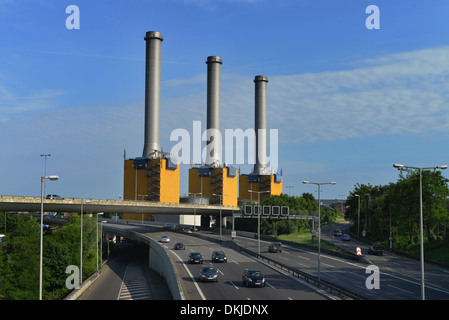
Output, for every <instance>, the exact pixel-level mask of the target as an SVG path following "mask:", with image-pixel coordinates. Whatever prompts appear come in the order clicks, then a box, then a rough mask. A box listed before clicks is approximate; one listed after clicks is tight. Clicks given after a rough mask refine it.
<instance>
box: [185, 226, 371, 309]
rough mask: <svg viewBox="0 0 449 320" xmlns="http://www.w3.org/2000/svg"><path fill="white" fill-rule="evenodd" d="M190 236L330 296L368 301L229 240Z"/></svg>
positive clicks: (194, 234)
mask: <svg viewBox="0 0 449 320" xmlns="http://www.w3.org/2000/svg"><path fill="white" fill-rule="evenodd" d="M179 232H181V231H179ZM191 235H192V236H195V237H199V238H203V239H207V240H209V241H214V242H217V243H220V244H223V245H226V246H228V247H230V248H232V249H235V250H238V251H240V252H245V253H246V254H248V255H251V256H253V257H255V258H257V259H260V260H262V261H264V262H267V263H269V264H272V265H273V266H274V267H277V268H280V269H281V270H283V271H286V272H288V273H289V274H291V275H293V276H295V277H297V278H300V279H301V280H303V281H305V282H307V283H310V284H312V285H314V286H316V287H317V288H319V289H323V290H326V291H327V292H329V293H331V294H336V295H339V296H341V297H344V298H347V299H352V300H368V298H366V297H364V296H362V295H359V294H357V293H354V292H352V291H350V290H348V289H345V288H343V287H340V286H337V285H335V284H333V283H330V282H328V281H325V280H321V279H318V277H315V276H313V275H311V274H308V273H306V272H304V271H301V270H299V269H297V268H293V267H291V266H288V265H286V264H283V263H280V262H279V261H276V260H273V259H271V258H268V257H267V256H264V255H259V254H257V253H256V252H254V251H251V250H249V249H247V248H245V247H242V246H240V245H238V244H236V243H235V242H234V241H232V240H231V241H229V240H220V239H215V238H212V237H208V236H205V235H202V234H196V233H191Z"/></svg>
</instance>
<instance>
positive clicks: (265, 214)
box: [262, 206, 271, 216]
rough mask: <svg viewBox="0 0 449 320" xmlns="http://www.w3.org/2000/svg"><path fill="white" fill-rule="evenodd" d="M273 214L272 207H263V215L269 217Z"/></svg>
mask: <svg viewBox="0 0 449 320" xmlns="http://www.w3.org/2000/svg"><path fill="white" fill-rule="evenodd" d="M270 213H271V207H270V206H263V211H262V214H263V215H264V216H269V215H270Z"/></svg>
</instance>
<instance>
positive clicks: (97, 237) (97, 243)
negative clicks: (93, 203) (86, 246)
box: [97, 212, 104, 272]
mask: <svg viewBox="0 0 449 320" xmlns="http://www.w3.org/2000/svg"><path fill="white" fill-rule="evenodd" d="M99 214H101V215H103V214H104V212H97V272H98V215H99ZM102 234H103V232H102Z"/></svg>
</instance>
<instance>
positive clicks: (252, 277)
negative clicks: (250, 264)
mask: <svg viewBox="0 0 449 320" xmlns="http://www.w3.org/2000/svg"><path fill="white" fill-rule="evenodd" d="M242 282H243V285H245V286H248V287H254V286H258V287H265V277H264V276H263V274H262V272H260V271H259V270H248V269H246V270H245V271H244V272H243V275H242Z"/></svg>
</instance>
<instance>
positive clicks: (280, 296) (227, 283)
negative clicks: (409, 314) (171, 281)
mask: <svg viewBox="0 0 449 320" xmlns="http://www.w3.org/2000/svg"><path fill="white" fill-rule="evenodd" d="M114 227H118V228H130V229H133V230H134V231H137V232H140V233H142V234H144V235H145V236H147V237H150V238H151V239H153V240H154V241H159V239H160V236H161V235H169V236H170V237H171V241H170V243H160V245H161V246H162V247H163V248H164V249H165V250H166V252H167V254H168V255H169V257H170V258H171V259H172V261H173V262H174V265H175V270H176V272H177V274H178V276H179V277H180V279H182V282H181V283H182V288H183V293H184V295H185V299H186V300H227V299H232V300H329V299H337V298H336V297H335V296H333V295H330V294H329V293H328V292H325V291H322V290H317V288H316V287H314V286H312V285H310V284H306V283H304V282H303V281H300V280H299V279H297V278H296V277H293V276H291V275H288V274H286V273H284V272H281V271H279V270H276V269H275V268H273V267H272V266H268V265H266V264H265V263H262V262H259V261H258V260H256V259H254V258H253V257H250V256H248V255H246V254H244V253H241V252H237V251H235V250H233V249H230V248H229V247H227V246H225V245H222V244H219V243H217V242H214V241H208V240H207V239H204V238H199V237H195V236H192V235H190V234H187V233H179V232H172V231H170V230H166V229H162V228H161V227H154V226H153V227H148V226H131V225H114ZM331 230H332V231H333V228H332V229H329V230H324V229H323V233H322V236H323V238H327V240H328V241H333V242H334V243H335V244H336V245H346V246H349V249H350V250H351V247H352V248H353V250H355V246H359V245H360V244H357V243H355V242H354V241H352V240H351V241H350V242H342V241H341V240H340V239H339V238H337V239H336V238H332V232H331ZM200 233H202V234H203V235H207V236H208V237H215V238H218V237H219V235H217V234H214V233H211V232H204V231H202V232H200ZM223 240H230V236H228V235H223ZM234 241H235V242H236V244H238V245H240V246H242V247H245V248H247V249H250V250H252V251H254V252H257V240H256V239H250V238H246V237H239V236H237V238H236V239H235V240H234ZM176 242H183V243H184V244H185V246H186V249H185V250H175V249H174V248H173V247H174V244H175V243H176ZM261 243H262V244H261V254H262V255H263V256H267V257H269V258H270V259H273V260H277V261H279V262H280V263H282V264H285V265H288V266H291V267H292V268H298V269H300V270H301V271H304V272H306V273H308V274H311V275H314V276H317V274H318V273H317V253H316V252H311V251H308V250H305V249H302V248H298V247H293V246H288V245H284V246H283V251H282V253H269V252H268V250H267V249H268V244H269V242H266V241H262V242H261ZM362 247H363V249H364V252H366V245H365V246H362ZM213 250H222V251H224V252H226V254H227V256H228V263H214V266H215V267H216V268H217V269H218V272H219V281H218V283H199V282H198V281H197V278H198V273H199V270H200V268H201V265H198V264H189V263H187V257H188V254H189V253H190V252H193V251H198V252H200V253H201V254H202V255H203V258H204V260H205V261H204V263H205V264H209V263H211V261H210V259H211V254H212V251H213ZM366 257H367V258H369V259H371V261H372V262H373V264H375V265H376V266H378V267H379V271H380V274H379V289H368V288H367V286H366V280H367V278H368V276H370V274H371V273H366V268H367V266H368V264H366V263H362V262H357V261H352V260H347V259H344V258H340V257H336V256H330V255H327V254H324V253H321V259H320V261H321V279H322V280H325V281H328V282H331V283H333V284H335V285H338V286H340V287H343V288H345V289H347V290H350V291H352V292H355V293H357V294H359V295H361V296H363V297H365V298H367V299H370V300H419V299H420V272H419V265H418V261H414V260H411V259H406V258H404V257H401V256H397V255H394V254H391V253H385V254H384V256H380V257H378V256H366ZM246 268H248V269H249V268H256V269H259V270H261V271H262V272H263V273H264V275H265V277H266V281H267V285H266V287H265V288H247V287H245V286H243V284H242V280H241V276H242V273H243V271H244V270H245V269H246ZM426 299H428V300H447V299H449V272H448V270H446V269H443V268H438V267H435V266H432V265H427V264H426Z"/></svg>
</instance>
